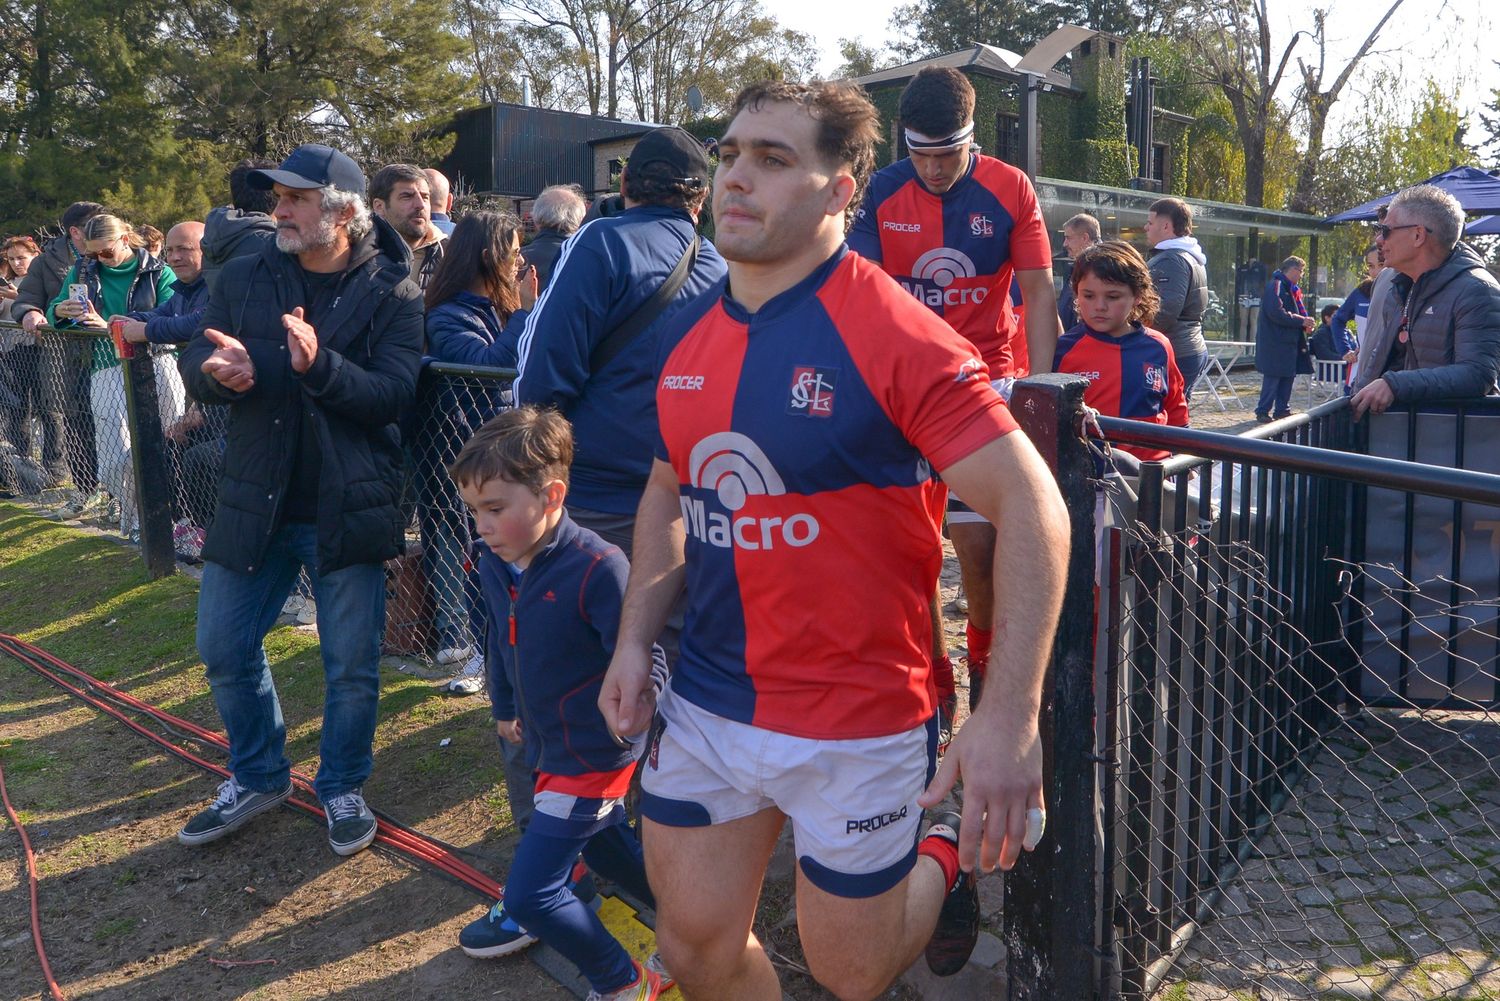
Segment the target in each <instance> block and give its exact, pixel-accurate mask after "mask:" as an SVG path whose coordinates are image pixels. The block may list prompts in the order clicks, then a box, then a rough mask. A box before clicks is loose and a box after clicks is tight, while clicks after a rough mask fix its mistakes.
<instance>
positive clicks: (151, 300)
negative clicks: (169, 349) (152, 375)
mask: <svg viewBox="0 0 1500 1001" xmlns="http://www.w3.org/2000/svg"><path fill="white" fill-rule="evenodd" d="M82 229H83V258H82V259H81V260H80V261H79V262H77V263H75V264H74V265H73V266H72V267H71V268H69V269H68V273H67V274H66V275H65V276H64V277H63V283H62V288H61V290H60V291H59V292H58V295H57V298H56V299H53V300H52V302H51V304H50V305H48V307H47V322H48V323H50V324H52V325H53V326H54V327H57V328H59V329H62V330H67V329H68V328H70V327H78V328H88V329H92V330H104V329H106V327H107V324H106V323H105V320H104V318H105V317H106V316H111V315H113V314H116V313H122V314H123V313H129V312H131V311H132V310H148V309H152V308H154V307H155V306H156V304H157V303H159V302H164V301H166V300H167V299H169V298H171V296H172V287H171V286H172V283H173V282H174V281H176V280H177V276H176V275H175V274H173V273H172V269H171V268H169V267H167V266H166V264H164V263H163V262H162V261H161V260H160V259H159V258H157V257H153V256H152V255H151V254H150V253H149V252H148V251H146V250H145V249H143V248H142V247H141V241H140V238H139V237H138V236H136V234H135V232H134V231H133V230H132V229H131V228H130V225H129V224H128V223H126V222H125V221H124V220H122V219H120V218H119V217H117V216H112V215H108V214H104V215H96V216H94V217H93V218H92V219H89V220H88V221H87V222H85V223H84V224H83V227H82ZM153 367H154V368H155V370H156V393H157V406H158V407H159V409H160V417H161V420H162V424H163V428H165V427H166V426H167V425H170V424H172V423H173V422H175V421H176V420H177V419H178V418H179V417H181V416H182V412H183V408H184V404H185V402H186V394H185V393H184V392H183V388H182V379H181V377H180V376H178V374H177V368H176V365H175V364H174V362H173V359H172V356H171V355H160V356H157V357H156V358H155V359H153ZM90 368H91V370H92V372H93V376H92V380H91V385H90V392H89V398H90V400H91V402H92V403H93V408H94V436H95V437H94V440H95V447H96V448H97V450H98V453H99V482H100V485H101V486H103V487H104V488H105V489H106V490H108V491H109V492H110V493H111V494H113V495H114V498H115V500H117V501H119V504H120V532H121V534H123V535H125V536H127V537H131V538H135V537H136V536H137V534H138V532H139V525H138V522H137V513H136V505H135V490H134V477H133V473H132V471H131V464H130V429H129V425H128V423H127V418H126V414H125V380H124V375H123V373H122V372H121V370H120V359H119V357H118V356H117V355H116V354H115V348H114V345H113V344H112V343H111V342H110V339H109V338H108V337H98V338H96V339H95V341H94V344H93V346H92V353H91V354H90Z"/></svg>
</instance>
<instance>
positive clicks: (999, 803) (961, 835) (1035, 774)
mask: <svg viewBox="0 0 1500 1001" xmlns="http://www.w3.org/2000/svg"><path fill="white" fill-rule="evenodd" d="M993 716H994V718H993V719H992V718H991V714H990V713H985V714H984V715H983V716H980V717H974V716H971V717H970V718H969V720H968V721H967V722H966V723H965V724H964V726H963V728H962V729H960V730H959V732H958V735H957V736H955V737H954V738H953V743H952V744H951V745H949V747H948V753H947V754H946V755H944V756H943V761H942V765H941V766H940V767H939V768H938V773H937V775H936V776H935V777H934V778H933V780H932V783H931V784H930V785H929V786H928V787H927V790H926V791H925V792H923V793H922V795H921V796H920V797H919V798H918V799H917V803H918V804H919V805H920V806H922V807H923V808H924V809H930V808H932V807H934V806H937V805H938V804H939V803H941V802H942V801H943V798H944V797H945V796H947V795H948V793H949V792H951V791H952V789H953V786H954V785H955V784H956V783H957V782H958V780H959V779H960V778H962V779H963V783H964V805H963V814H962V817H963V820H962V823H961V824H960V829H959V832H958V864H959V865H960V866H961V867H962V868H963V869H964V870H965V871H966V872H972V871H973V870H974V867H975V865H976V864H977V865H978V866H979V868H980V870H981V871H983V872H992V871H994V869H995V866H996V865H997V864H998V865H999V866H1000V868H1002V869H1010V868H1011V867H1012V866H1014V865H1015V864H1016V859H1018V858H1020V856H1021V851H1022V849H1023V848H1024V849H1025V850H1027V851H1030V850H1031V849H1032V848H1034V847H1036V844H1035V842H1036V840H1038V838H1039V837H1040V835H1039V834H1036V835H1035V836H1034V837H1033V838H1032V839H1031V843H1029V844H1027V843H1025V842H1026V841H1027V832H1026V822H1027V811H1028V810H1041V811H1045V809H1046V804H1045V803H1044V802H1043V801H1042V741H1041V737H1040V735H1039V734H1038V732H1037V721H1036V717H1035V715H1033V714H1029V713H1023V712H1015V711H1003V710H1002V711H999V712H995V713H994V714H993ZM1041 816H1042V817H1043V818H1045V816H1046V814H1045V813H1042V814H1041Z"/></svg>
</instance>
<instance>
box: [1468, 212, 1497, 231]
mask: <svg viewBox="0 0 1500 1001" xmlns="http://www.w3.org/2000/svg"><path fill="white" fill-rule="evenodd" d="M1464 236H1500V215H1487V216H1480V217H1479V218H1478V219H1475V220H1473V221H1472V222H1470V223H1469V224H1468V225H1467V226H1465V227H1464Z"/></svg>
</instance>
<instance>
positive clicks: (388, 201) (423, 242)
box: [370, 163, 443, 291]
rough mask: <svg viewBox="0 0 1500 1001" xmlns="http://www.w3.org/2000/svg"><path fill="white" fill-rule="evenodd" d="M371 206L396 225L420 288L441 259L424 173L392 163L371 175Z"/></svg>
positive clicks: (439, 237)
mask: <svg viewBox="0 0 1500 1001" xmlns="http://www.w3.org/2000/svg"><path fill="white" fill-rule="evenodd" d="M370 208H371V210H372V211H374V213H375V214H376V215H378V216H380V218H382V219H384V220H385V221H386V222H388V223H390V224H391V225H392V226H393V227H395V229H396V232H397V233H400V234H401V239H403V240H405V241H406V245H407V247H409V248H410V249H411V256H412V269H411V271H412V278H413V279H414V280H415V281H416V283H417V285H418V287H420V288H421V289H422V290H423V291H426V289H427V282H428V281H429V280H430V279H431V278H432V276H433V274H434V272H436V271H437V266H438V262H439V261H441V260H442V259H443V233H442V231H441V230H439V229H438V228H437V227H436V226H434V225H433V224H432V189H431V187H430V186H429V185H428V181H427V174H426V173H425V172H423V171H422V170H421V168H419V167H413V166H412V165H411V164H409V163H391V164H387V165H386V166H384V167H381V168H380V169H379V170H378V171H376V172H375V176H374V177H372V178H370Z"/></svg>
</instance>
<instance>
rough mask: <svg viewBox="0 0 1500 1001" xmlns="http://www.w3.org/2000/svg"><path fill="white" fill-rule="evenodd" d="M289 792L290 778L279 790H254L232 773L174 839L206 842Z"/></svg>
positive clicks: (279, 801) (275, 804) (240, 824)
mask: <svg viewBox="0 0 1500 1001" xmlns="http://www.w3.org/2000/svg"><path fill="white" fill-rule="evenodd" d="M291 794H292V780H291V779H287V783H286V788H284V789H282V790H281V791H280V792H255V791H254V790H252V789H246V788H245V787H244V786H242V785H240V784H239V783H238V782H236V781H235V780H234V779H233V778H232V777H231V778H230V779H228V780H227V781H224V782H221V783H220V784H219V793H218V795H217V796H215V797H214V801H213V802H212V803H211V804H209V806H208V809H206V810H202V811H200V812H199V813H198V815H197V816H195V817H194V818H193V819H192V820H189V821H188V822H187V825H186V826H185V827H183V829H182V830H180V831H178V832H177V840H178V841H180V842H182V843H183V844H185V845H205V844H208V842H210V841H217V840H218V839H219V838H222V837H223V836H224V835H226V834H229V833H230V832H232V831H235V830H237V829H239V828H240V827H243V826H244V825H245V824H246V823H248V822H249V821H250V820H251V819H252V818H254V817H255V816H256V815H257V814H261V813H265V812H266V811H267V810H270V809H274V808H275V807H278V806H280V805H281V804H282V803H285V802H286V798H287V797H288V796H290V795H291Z"/></svg>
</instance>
